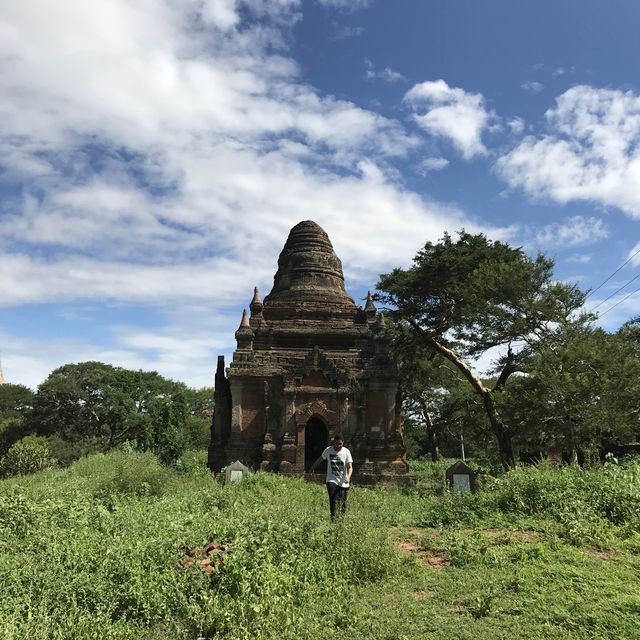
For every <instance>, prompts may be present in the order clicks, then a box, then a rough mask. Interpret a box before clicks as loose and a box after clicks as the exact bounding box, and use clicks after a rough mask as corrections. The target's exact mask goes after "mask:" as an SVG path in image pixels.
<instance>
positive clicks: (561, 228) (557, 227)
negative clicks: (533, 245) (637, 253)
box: [536, 216, 609, 247]
mask: <svg viewBox="0 0 640 640" xmlns="http://www.w3.org/2000/svg"><path fill="white" fill-rule="evenodd" d="M608 235H609V230H608V229H607V227H606V225H605V224H604V222H602V220H600V219H599V218H594V217H590V218H586V217H584V216H572V217H570V218H566V219H565V220H564V221H563V222H554V223H553V224H548V225H546V226H544V227H542V229H540V230H539V231H538V232H537V233H536V239H537V240H538V242H539V243H540V244H542V245H544V246H561V247H562V246H564V247H575V246H584V245H588V244H593V243H594V242H598V241H599V240H603V239H604V238H606V237H607V236H608Z"/></svg>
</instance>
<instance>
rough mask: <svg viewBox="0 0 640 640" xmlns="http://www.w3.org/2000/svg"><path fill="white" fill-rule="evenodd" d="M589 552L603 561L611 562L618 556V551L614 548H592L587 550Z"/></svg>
mask: <svg viewBox="0 0 640 640" xmlns="http://www.w3.org/2000/svg"><path fill="white" fill-rule="evenodd" d="M587 554H588V555H590V556H591V557H592V558H595V559H596V560H600V561H601V562H611V561H612V560H613V559H615V557H616V552H615V551H614V550H613V549H600V550H595V549H592V550H590V551H587Z"/></svg>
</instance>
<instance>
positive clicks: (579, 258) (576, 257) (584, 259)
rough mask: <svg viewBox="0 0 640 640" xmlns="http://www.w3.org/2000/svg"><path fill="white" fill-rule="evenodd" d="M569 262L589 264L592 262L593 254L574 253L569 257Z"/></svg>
mask: <svg viewBox="0 0 640 640" xmlns="http://www.w3.org/2000/svg"><path fill="white" fill-rule="evenodd" d="M567 262H573V263H576V264H587V263H589V262H591V256H590V255H589V254H587V253H574V254H573V255H570V256H569V257H568V258H567Z"/></svg>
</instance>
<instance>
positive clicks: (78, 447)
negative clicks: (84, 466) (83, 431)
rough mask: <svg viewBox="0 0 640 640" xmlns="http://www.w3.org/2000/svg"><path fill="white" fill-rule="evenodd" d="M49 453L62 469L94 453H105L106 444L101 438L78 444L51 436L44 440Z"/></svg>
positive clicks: (79, 441) (80, 441) (77, 442)
mask: <svg viewBox="0 0 640 640" xmlns="http://www.w3.org/2000/svg"><path fill="white" fill-rule="evenodd" d="M44 439H45V440H46V443H47V447H48V448H49V451H50V453H51V455H52V457H54V458H55V459H56V460H57V461H58V464H60V466H62V467H68V466H69V465H70V464H72V463H73V462H75V461H76V460H79V459H80V458H83V457H85V456H89V455H92V454H94V453H103V452H104V451H105V445H104V442H103V441H102V440H101V439H100V438H83V439H82V440H78V441H76V442H73V441H70V440H63V439H62V438H61V437H60V436H49V437H47V438H44Z"/></svg>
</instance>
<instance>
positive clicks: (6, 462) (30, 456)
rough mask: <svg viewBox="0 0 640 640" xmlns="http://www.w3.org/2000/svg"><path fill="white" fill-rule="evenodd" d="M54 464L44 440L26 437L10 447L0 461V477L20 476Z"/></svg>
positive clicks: (36, 437) (37, 437)
mask: <svg viewBox="0 0 640 640" xmlns="http://www.w3.org/2000/svg"><path fill="white" fill-rule="evenodd" d="M55 464H56V461H55V459H54V458H52V457H51V454H50V452H49V448H48V447H47V441H46V439H45V438H41V437H39V436H26V437H25V438H22V440H18V442H16V443H15V444H14V445H12V446H11V448H10V449H9V451H7V453H6V454H5V455H4V456H3V457H2V458H1V459H0V476H22V475H26V474H28V473H35V472H36V471H42V470H43V469H48V468H49V467H53V466H54V465H55Z"/></svg>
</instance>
